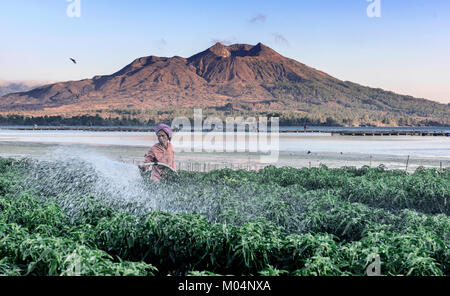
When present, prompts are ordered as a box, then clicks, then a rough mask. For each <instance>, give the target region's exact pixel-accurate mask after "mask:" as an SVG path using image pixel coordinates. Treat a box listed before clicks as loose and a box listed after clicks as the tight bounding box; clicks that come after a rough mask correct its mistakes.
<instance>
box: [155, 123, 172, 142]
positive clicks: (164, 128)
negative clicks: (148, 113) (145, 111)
mask: <svg viewBox="0 0 450 296" xmlns="http://www.w3.org/2000/svg"><path fill="white" fill-rule="evenodd" d="M161 130H162V131H163V132H165V133H166V134H167V136H168V137H169V140H170V139H172V129H171V128H170V126H168V125H167V124H164V123H160V124H158V126H157V127H156V134H158V132H159V131H161Z"/></svg>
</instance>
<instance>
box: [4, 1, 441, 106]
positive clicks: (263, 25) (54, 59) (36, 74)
mask: <svg viewBox="0 0 450 296" xmlns="http://www.w3.org/2000/svg"><path fill="white" fill-rule="evenodd" d="M73 1H75V0H73ZM80 3H81V17H80V18H70V17H68V15H67V14H66V10H67V7H68V5H70V2H68V1H66V0H39V1H37V0H1V1H0V40H1V41H0V79H2V80H53V81H65V80H78V79H83V78H92V77H93V76H95V75H102V74H112V73H114V72H116V71H118V70H119V69H121V68H122V67H124V66H125V65H127V64H129V63H130V62H132V61H133V60H134V59H136V58H138V57H142V56H148V55H156V56H168V57H171V56H174V55H178V56H182V57H189V56H191V55H193V54H195V53H198V52H200V51H202V50H204V49H206V48H208V47H210V46H211V45H212V44H213V43H214V41H215V40H222V41H224V42H225V43H226V42H230V43H246V44H256V43H258V42H262V43H264V44H266V45H268V46H270V47H271V48H273V49H274V50H276V51H278V52H279V53H280V54H282V55H284V56H286V57H289V58H293V59H295V60H298V61H300V62H302V63H304V64H307V65H308V66H311V67H313V68H316V69H319V70H322V71H325V72H327V73H329V74H330V75H332V76H335V77H336V78H339V79H342V80H350V81H353V82H356V83H360V84H363V85H367V86H371V87H380V88H383V89H387V90H392V91H395V92H398V93H401V94H410V95H414V96H416V97H424V98H427V99H433V100H439V101H441V102H445V103H450V54H449V52H450V33H449V32H450V1H448V0H428V1H427V0H380V3H381V18H369V17H368V16H367V13H366V9H367V7H368V5H370V2H367V1H366V0H311V1H302V0H278V1H262V0H259V1H253V0H249V1H245V0H240V1H234V0H228V1H213V0H209V1H203V0H201V1H175V0H166V1H151V0H146V1H137V0H128V1H120V0H80ZM69 57H74V58H75V59H77V61H78V64H77V65H74V64H72V63H71V62H70V60H69Z"/></svg>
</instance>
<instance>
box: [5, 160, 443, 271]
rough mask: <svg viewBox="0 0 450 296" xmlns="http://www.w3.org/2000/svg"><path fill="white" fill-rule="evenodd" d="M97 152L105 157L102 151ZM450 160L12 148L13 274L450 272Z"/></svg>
mask: <svg viewBox="0 0 450 296" xmlns="http://www.w3.org/2000/svg"><path fill="white" fill-rule="evenodd" d="M93 159H95V161H94V160H93ZM449 181H450V171H449V170H443V171H439V170H435V169H425V168H419V169H417V170H416V171H415V173H413V174H407V173H405V172H404V171H396V170H386V169H385V168H384V167H382V166H380V167H377V168H370V167H362V168H354V167H343V168H340V169H330V168H327V167H325V166H322V167H320V168H311V169H307V168H304V169H294V168H289V167H284V168H275V167H272V166H269V167H266V168H265V169H262V170H260V171H258V172H256V171H243V170H238V171H233V170H230V169H223V170H217V171H212V172H209V173H200V172H185V171H180V172H178V174H170V173H169V175H168V177H167V178H166V179H165V180H164V181H163V182H161V183H152V182H151V181H150V180H149V178H148V176H145V175H144V176H141V175H140V174H139V171H138V169H137V167H134V166H131V165H125V164H119V163H114V162H113V161H110V160H106V159H103V160H102V159H99V158H97V157H95V158H92V157H90V156H83V157H81V156H77V157H73V158H67V157H58V156H57V155H54V157H53V158H52V159H50V160H39V161H36V160H29V159H24V160H20V161H14V160H11V159H0V274H3V275H168V274H170V275H218V274H222V275H228V274H233V275H279V276H283V275H365V274H366V272H367V269H368V267H369V265H370V264H371V263H372V260H371V259H370V258H372V257H373V255H378V256H379V257H380V259H381V273H382V274H383V275H449V274H450V270H449V269H450V268H449V265H450V217H449V213H450V206H449V198H450V182H449Z"/></svg>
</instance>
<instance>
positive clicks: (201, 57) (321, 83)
mask: <svg viewBox="0 0 450 296" xmlns="http://www.w3.org/2000/svg"><path fill="white" fill-rule="evenodd" d="M230 104H231V105H232V106H233V105H235V106H236V105H239V106H243V107H245V108H246V110H253V111H274V110H278V111H297V112H302V111H303V112H308V111H310V110H311V107H314V106H324V107H325V108H329V109H330V110H336V109H348V110H351V109H355V108H356V109H361V110H379V111H385V112H401V113H403V114H409V115H414V116H421V117H430V116H431V117H433V118H436V117H439V116H443V115H444V116H445V115H448V110H449V109H448V106H446V105H443V104H438V103H434V102H431V101H427V100H424V99H415V98H412V97H409V96H401V95H397V94H394V93H392V92H387V91H383V90H380V89H372V88H368V87H364V86H361V85H358V84H354V83H351V82H344V81H341V80H338V79H336V78H333V77H331V76H329V75H328V74H326V73H324V72H321V71H318V70H316V69H313V68H311V67H308V66H306V65H304V64H302V63H300V62H298V61H295V60H293V59H289V58H286V57H283V56H281V55H280V54H278V53H277V52H275V51H274V50H272V49H271V48H269V47H267V46H265V45H263V44H262V43H258V44H257V45H255V46H252V45H247V44H234V45H230V46H224V45H222V44H221V43H216V44H215V45H214V46H212V47H210V48H208V49H207V50H205V51H203V52H200V53H198V54H196V55H193V56H191V57H189V58H182V57H178V56H175V57H172V58H167V57H156V56H148V57H142V58H138V59H136V60H135V61H133V62H132V63H131V64H129V65H127V66H126V67H124V68H123V69H121V70H120V71H118V72H116V73H114V74H112V75H105V76H95V77H94V78H92V79H85V80H81V81H69V82H61V83H55V84H50V85H46V86H42V87H38V88H36V89H33V90H31V91H28V92H22V93H16V94H9V95H6V96H3V97H1V98H0V111H1V112H5V111H9V112H10V111H25V110H29V111H36V110H44V109H45V110H49V111H50V110H51V111H53V113H57V112H58V111H63V110H65V111H67V110H93V109H96V110H102V109H104V110H107V109H153V110H157V109H164V110H167V109H170V108H174V109H175V108H190V107H216V108H221V107H223V106H226V105H230ZM436 110H438V111H436ZM436 112H438V113H436ZM331 113H332V112H331Z"/></svg>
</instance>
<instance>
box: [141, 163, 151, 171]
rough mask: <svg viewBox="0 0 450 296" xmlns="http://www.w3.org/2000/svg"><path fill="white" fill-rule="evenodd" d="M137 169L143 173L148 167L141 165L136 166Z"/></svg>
mask: <svg viewBox="0 0 450 296" xmlns="http://www.w3.org/2000/svg"><path fill="white" fill-rule="evenodd" d="M138 167H139V169H140V170H141V171H143V172H145V171H147V170H148V168H149V166H148V165H143V164H140V165H138Z"/></svg>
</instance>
